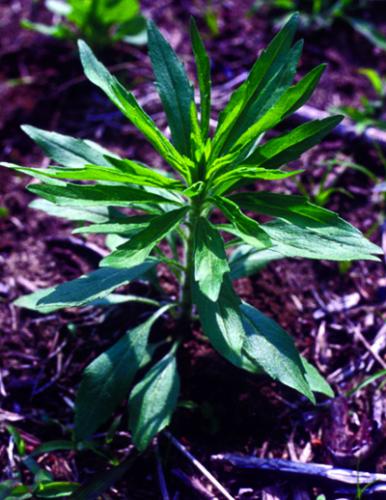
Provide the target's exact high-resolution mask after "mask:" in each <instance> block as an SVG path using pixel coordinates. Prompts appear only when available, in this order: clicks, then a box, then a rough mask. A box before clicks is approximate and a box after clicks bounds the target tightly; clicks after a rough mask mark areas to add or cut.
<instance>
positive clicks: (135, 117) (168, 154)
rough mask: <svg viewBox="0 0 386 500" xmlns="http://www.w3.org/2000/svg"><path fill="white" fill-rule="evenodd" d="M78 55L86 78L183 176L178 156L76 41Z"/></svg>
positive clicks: (131, 98)
mask: <svg viewBox="0 0 386 500" xmlns="http://www.w3.org/2000/svg"><path fill="white" fill-rule="evenodd" d="M79 53H80V58H81V61H82V64H83V68H84V72H85V75H86V76H87V78H88V79H89V80H90V81H91V82H92V83H94V84H95V85H97V86H98V87H99V88H101V89H102V90H103V91H104V92H105V94H106V95H107V96H108V97H109V99H110V100H111V101H112V102H113V103H114V104H115V105H116V106H117V107H118V108H119V110H120V111H121V112H122V113H123V114H124V115H125V116H126V117H127V118H128V119H129V120H130V121H131V122H132V123H133V125H135V126H136V127H137V128H138V130H140V131H141V132H142V133H143V135H144V136H145V137H146V138H147V139H148V141H149V142H150V143H151V144H152V145H153V147H154V148H155V149H156V151H158V152H159V154H160V155H161V156H163V157H164V158H165V160H166V161H167V162H169V163H170V165H172V166H173V167H174V168H175V169H176V170H177V171H178V172H180V173H181V174H182V175H183V176H188V175H189V174H188V169H187V168H186V164H185V161H184V159H183V158H182V156H181V155H180V153H179V152H178V151H177V150H176V149H175V148H174V147H173V145H172V144H171V143H170V142H169V141H168V140H167V139H166V137H165V136H164V135H163V134H162V132H161V131H160V130H159V129H158V128H157V127H156V125H155V123H154V122H153V120H152V119H151V118H150V116H149V115H147V114H146V113H145V111H144V110H143V109H142V108H141V106H140V105H139V104H138V102H137V101H136V99H135V97H134V96H133V94H131V93H130V92H128V91H127V90H126V89H125V88H124V87H123V85H121V84H120V83H119V81H118V80H117V79H116V78H115V77H114V76H113V75H111V73H110V72H109V71H108V70H107V68H106V67H105V66H104V65H103V64H102V63H101V62H100V61H98V60H97V59H96V57H95V56H94V54H93V53H92V51H91V49H90V48H89V47H88V45H87V44H86V43H85V42H83V41H79Z"/></svg>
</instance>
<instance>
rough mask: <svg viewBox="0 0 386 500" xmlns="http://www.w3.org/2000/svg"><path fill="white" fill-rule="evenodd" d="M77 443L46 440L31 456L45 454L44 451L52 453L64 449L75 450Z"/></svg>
mask: <svg viewBox="0 0 386 500" xmlns="http://www.w3.org/2000/svg"><path fill="white" fill-rule="evenodd" d="M74 449H75V444H74V443H73V441H64V440H55V441H46V442H45V443H43V444H41V445H40V446H38V447H37V448H35V449H34V451H33V452H32V453H31V455H30V456H31V457H36V456H37V455H43V454H44V453H50V452H52V451H63V450H74Z"/></svg>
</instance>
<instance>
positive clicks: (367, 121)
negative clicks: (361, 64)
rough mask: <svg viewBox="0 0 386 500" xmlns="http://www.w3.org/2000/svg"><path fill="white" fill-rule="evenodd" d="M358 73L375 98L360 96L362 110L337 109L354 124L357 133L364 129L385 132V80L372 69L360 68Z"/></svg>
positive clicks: (341, 107)
mask: <svg viewBox="0 0 386 500" xmlns="http://www.w3.org/2000/svg"><path fill="white" fill-rule="evenodd" d="M359 73H360V74H361V75H363V76H365V77H366V78H367V79H368V81H369V82H370V83H371V86H372V87H373V90H374V92H375V95H376V98H375V99H369V98H368V97H366V96H364V95H362V96H361V97H360V101H361V105H362V108H357V107H355V106H340V107H339V108H337V109H338V111H339V112H341V113H343V114H345V115H346V116H348V117H349V118H351V120H353V121H354V122H355V123H356V128H357V130H358V132H363V130H364V129H365V128H366V127H377V128H379V129H381V130H386V117H385V105H386V78H383V77H382V76H381V75H380V74H379V73H378V71H376V70H375V69H372V68H361V69H360V70H359Z"/></svg>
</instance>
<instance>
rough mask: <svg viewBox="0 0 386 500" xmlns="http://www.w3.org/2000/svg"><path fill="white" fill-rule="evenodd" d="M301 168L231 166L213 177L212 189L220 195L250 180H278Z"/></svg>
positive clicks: (295, 173) (298, 172) (299, 171)
mask: <svg viewBox="0 0 386 500" xmlns="http://www.w3.org/2000/svg"><path fill="white" fill-rule="evenodd" d="M302 172H303V170H292V171H283V170H269V169H266V168H260V167H250V166H240V167H236V168H233V169H232V170H231V171H230V172H227V173H225V174H223V175H220V176H219V177H215V178H214V181H213V191H214V193H215V194H217V195H220V194H224V193H227V192H229V191H233V190H234V189H236V188H238V187H241V186H244V185H245V184H250V183H251V180H257V179H262V180H265V181H278V180H281V179H287V178H288V177H293V176H294V175H298V174H301V173H302Z"/></svg>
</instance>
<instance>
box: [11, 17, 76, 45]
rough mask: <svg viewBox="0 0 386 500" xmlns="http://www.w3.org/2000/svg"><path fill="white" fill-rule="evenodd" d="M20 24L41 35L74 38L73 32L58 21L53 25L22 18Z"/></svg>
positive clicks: (62, 38)
mask: <svg viewBox="0 0 386 500" xmlns="http://www.w3.org/2000/svg"><path fill="white" fill-rule="evenodd" d="M20 26H21V27H22V28H24V29H27V30H31V31H36V32H37V33H40V34H41V35H46V36H52V37H54V38H58V39H59V40H68V39H73V38H74V34H73V32H72V31H71V30H70V29H69V28H68V27H67V26H65V25H64V24H60V23H58V24H55V25H54V26H50V25H48V24H43V23H33V22H31V21H29V20H28V19H22V20H21V22H20Z"/></svg>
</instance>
